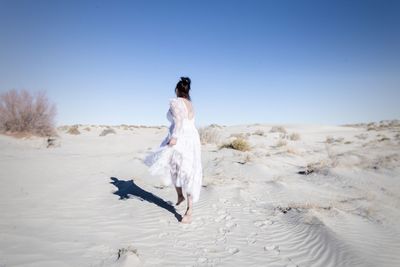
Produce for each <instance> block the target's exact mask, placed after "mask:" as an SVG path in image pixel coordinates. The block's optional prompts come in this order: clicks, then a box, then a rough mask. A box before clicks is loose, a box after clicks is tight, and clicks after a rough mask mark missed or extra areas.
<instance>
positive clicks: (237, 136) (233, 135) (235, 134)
mask: <svg viewBox="0 0 400 267" xmlns="http://www.w3.org/2000/svg"><path fill="white" fill-rule="evenodd" d="M247 136H248V135H247V134H245V133H233V134H231V135H230V136H229V137H236V138H243V139H246V138H247Z"/></svg>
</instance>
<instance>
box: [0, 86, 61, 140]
mask: <svg viewBox="0 0 400 267" xmlns="http://www.w3.org/2000/svg"><path fill="white" fill-rule="evenodd" d="M55 116H56V106H55V105H54V104H52V103H50V102H49V100H48V99H47V96H46V94H45V92H38V93H36V94H34V95H32V94H31V93H29V92H28V91H26V90H20V91H17V90H15V89H13V90H10V91H7V92H5V93H3V94H1V95H0V131H1V132H5V133H11V134H14V133H15V134H21V133H25V134H28V135H37V136H53V135H56V129H55V122H54V119H55Z"/></svg>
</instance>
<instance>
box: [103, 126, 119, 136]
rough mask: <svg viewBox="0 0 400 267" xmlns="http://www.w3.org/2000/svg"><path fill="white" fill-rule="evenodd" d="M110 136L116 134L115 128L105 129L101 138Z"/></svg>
mask: <svg viewBox="0 0 400 267" xmlns="http://www.w3.org/2000/svg"><path fill="white" fill-rule="evenodd" d="M108 134H116V132H115V130H114V129H113V128H107V129H104V130H103V131H102V132H101V133H100V136H106V135H108Z"/></svg>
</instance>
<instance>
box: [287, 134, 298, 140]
mask: <svg viewBox="0 0 400 267" xmlns="http://www.w3.org/2000/svg"><path fill="white" fill-rule="evenodd" d="M289 138H290V140H292V141H298V140H300V134H299V133H292V134H291V135H290V136H289Z"/></svg>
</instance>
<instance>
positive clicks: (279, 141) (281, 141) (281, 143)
mask: <svg viewBox="0 0 400 267" xmlns="http://www.w3.org/2000/svg"><path fill="white" fill-rule="evenodd" d="M286 145H287V142H286V140H284V139H279V140H278V142H277V143H276V146H277V147H282V146H286Z"/></svg>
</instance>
